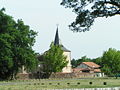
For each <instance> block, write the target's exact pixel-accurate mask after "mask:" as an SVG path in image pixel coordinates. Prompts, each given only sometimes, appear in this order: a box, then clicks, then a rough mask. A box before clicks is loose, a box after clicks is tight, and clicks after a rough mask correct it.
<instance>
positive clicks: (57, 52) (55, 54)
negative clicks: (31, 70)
mask: <svg viewBox="0 0 120 90" xmlns="http://www.w3.org/2000/svg"><path fill="white" fill-rule="evenodd" d="M42 59H44V60H42V61H43V63H44V68H43V71H44V72H46V73H47V74H48V75H50V74H51V73H52V72H61V71H62V69H63V68H64V67H65V66H66V65H67V63H68V62H67V61H66V56H64V55H63V50H62V49H61V46H60V45H54V44H53V43H52V44H51V45H50V49H49V50H48V51H47V52H45V53H44V55H43V57H42Z"/></svg>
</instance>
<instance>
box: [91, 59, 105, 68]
mask: <svg viewBox="0 0 120 90" xmlns="http://www.w3.org/2000/svg"><path fill="white" fill-rule="evenodd" d="M92 61H93V62H94V63H96V64H98V65H100V66H101V67H102V66H103V65H102V58H101V57H98V58H94V59H92Z"/></svg>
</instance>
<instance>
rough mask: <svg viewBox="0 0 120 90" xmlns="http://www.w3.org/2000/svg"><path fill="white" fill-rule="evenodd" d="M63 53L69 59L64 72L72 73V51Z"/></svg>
mask: <svg viewBox="0 0 120 90" xmlns="http://www.w3.org/2000/svg"><path fill="white" fill-rule="evenodd" d="M63 54H64V55H65V56H66V57H67V58H66V60H67V61H68V64H67V66H66V67H64V68H63V70H62V72H63V73H71V72H72V65H71V52H65V51H64V52H63Z"/></svg>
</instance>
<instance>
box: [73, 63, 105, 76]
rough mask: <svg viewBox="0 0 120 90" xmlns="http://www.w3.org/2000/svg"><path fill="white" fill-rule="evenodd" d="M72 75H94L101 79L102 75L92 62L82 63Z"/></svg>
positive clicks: (97, 66) (98, 66)
mask: <svg viewBox="0 0 120 90" xmlns="http://www.w3.org/2000/svg"><path fill="white" fill-rule="evenodd" d="M73 72H74V73H78V72H79V73H95V76H97V77H102V76H103V74H102V73H101V70H100V65H98V64H96V63H94V62H82V63H81V64H80V65H78V66H77V67H76V68H74V69H73Z"/></svg>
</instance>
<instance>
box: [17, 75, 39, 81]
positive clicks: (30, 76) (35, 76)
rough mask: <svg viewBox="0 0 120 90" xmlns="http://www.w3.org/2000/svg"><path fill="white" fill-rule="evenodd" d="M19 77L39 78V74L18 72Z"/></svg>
mask: <svg viewBox="0 0 120 90" xmlns="http://www.w3.org/2000/svg"><path fill="white" fill-rule="evenodd" d="M16 77H17V79H22V80H25V79H37V78H38V75H37V74H31V73H18V74H17V76H16Z"/></svg>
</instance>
